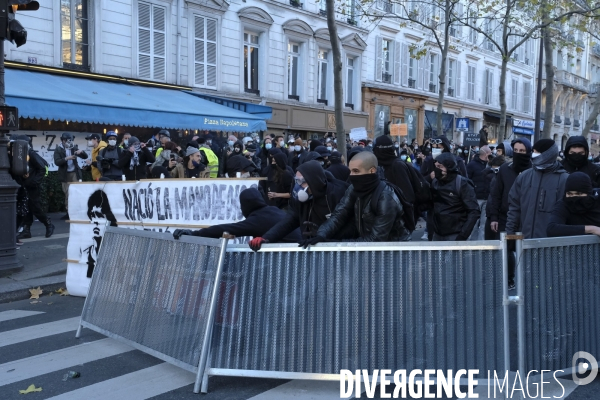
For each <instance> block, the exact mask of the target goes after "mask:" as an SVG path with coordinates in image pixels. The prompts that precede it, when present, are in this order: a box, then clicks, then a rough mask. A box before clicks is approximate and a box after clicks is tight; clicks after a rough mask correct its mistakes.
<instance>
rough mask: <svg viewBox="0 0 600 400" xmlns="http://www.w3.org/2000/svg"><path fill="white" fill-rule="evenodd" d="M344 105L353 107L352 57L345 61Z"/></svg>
mask: <svg viewBox="0 0 600 400" xmlns="http://www.w3.org/2000/svg"><path fill="white" fill-rule="evenodd" d="M346 107H351V108H352V109H354V58H351V57H348V59H347V62H346Z"/></svg>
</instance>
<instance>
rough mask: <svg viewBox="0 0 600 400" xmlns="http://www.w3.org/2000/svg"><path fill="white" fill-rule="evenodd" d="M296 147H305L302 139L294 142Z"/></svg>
mask: <svg viewBox="0 0 600 400" xmlns="http://www.w3.org/2000/svg"><path fill="white" fill-rule="evenodd" d="M294 145H295V146H302V145H303V143H302V139H300V138H298V139H296V140H295V141H294Z"/></svg>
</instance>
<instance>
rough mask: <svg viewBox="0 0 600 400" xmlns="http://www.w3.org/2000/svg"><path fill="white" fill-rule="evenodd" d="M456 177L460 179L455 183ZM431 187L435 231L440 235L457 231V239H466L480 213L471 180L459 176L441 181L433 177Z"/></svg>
mask: <svg viewBox="0 0 600 400" xmlns="http://www.w3.org/2000/svg"><path fill="white" fill-rule="evenodd" d="M456 179H460V181H459V182H458V183H457V181H456ZM431 189H432V195H433V222H434V228H435V233H437V234H438V235H440V236H448V235H452V234H455V233H457V234H458V235H459V238H457V240H466V239H467V238H468V237H469V236H470V235H471V231H472V230H473V227H474V226H475V223H476V222H477V220H478V219H479V216H480V214H481V212H480V211H479V204H478V203H477V198H476V197H475V190H474V188H473V184H472V182H471V181H470V180H469V179H467V178H464V177H461V176H455V177H454V178H453V179H450V180H443V181H439V180H437V179H434V180H433V182H432V186H431ZM457 189H458V190H457Z"/></svg>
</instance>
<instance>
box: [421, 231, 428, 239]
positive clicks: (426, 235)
mask: <svg viewBox="0 0 600 400" xmlns="http://www.w3.org/2000/svg"><path fill="white" fill-rule="evenodd" d="M421 240H429V235H428V234H427V232H425V233H424V234H423V236H421Z"/></svg>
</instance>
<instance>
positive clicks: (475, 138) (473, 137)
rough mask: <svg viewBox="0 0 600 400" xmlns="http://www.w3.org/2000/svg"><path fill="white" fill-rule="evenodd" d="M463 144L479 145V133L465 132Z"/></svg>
mask: <svg viewBox="0 0 600 400" xmlns="http://www.w3.org/2000/svg"><path fill="white" fill-rule="evenodd" d="M463 146H479V133H477V132H465V135H464V137H463Z"/></svg>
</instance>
